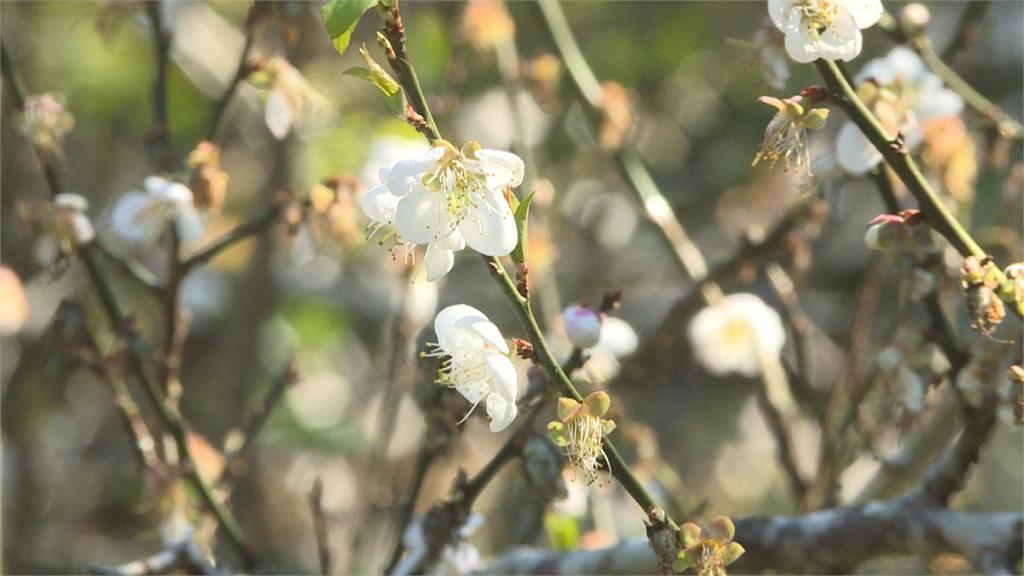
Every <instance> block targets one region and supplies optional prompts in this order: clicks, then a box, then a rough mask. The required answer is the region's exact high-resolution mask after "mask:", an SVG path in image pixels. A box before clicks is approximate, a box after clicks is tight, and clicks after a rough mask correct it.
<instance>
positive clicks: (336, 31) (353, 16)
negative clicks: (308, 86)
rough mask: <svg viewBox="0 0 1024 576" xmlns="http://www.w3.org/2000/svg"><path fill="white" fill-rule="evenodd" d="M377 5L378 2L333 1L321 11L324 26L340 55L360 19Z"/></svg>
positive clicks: (343, 51) (375, 0) (366, 0)
mask: <svg viewBox="0 0 1024 576" xmlns="http://www.w3.org/2000/svg"><path fill="white" fill-rule="evenodd" d="M376 5H377V0H331V1H330V2H328V3H327V4H324V6H323V8H321V9H320V15H321V16H323V19H324V26H325V27H326V28H327V33H328V34H329V35H330V36H331V40H332V41H333V42H334V48H335V49H336V50H337V51H338V54H344V53H345V48H348V43H349V40H351V38H352V30H354V29H355V27H356V23H357V22H359V17H360V16H362V15H363V13H364V12H366V11H367V10H369V9H370V8H373V7H374V6H376Z"/></svg>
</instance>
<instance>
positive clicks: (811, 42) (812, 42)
mask: <svg viewBox="0 0 1024 576" xmlns="http://www.w3.org/2000/svg"><path fill="white" fill-rule="evenodd" d="M785 44H786V53H787V54H789V57H790V58H792V59H793V60H796V61H797V62H799V63H801V64H807V63H808V62H814V61H815V60H817V59H818V56H819V53H818V51H819V48H818V34H817V32H814V31H813V30H808V29H807V28H805V27H803V26H801V27H799V28H797V29H796V30H794V31H792V32H788V33H787V34H786V42H785Z"/></svg>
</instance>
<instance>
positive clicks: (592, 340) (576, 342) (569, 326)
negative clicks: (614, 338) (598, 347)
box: [562, 305, 601, 348]
mask: <svg viewBox="0 0 1024 576" xmlns="http://www.w3.org/2000/svg"><path fill="white" fill-rule="evenodd" d="M562 316H563V317H564V320H565V334H566V336H568V337H569V342H571V343H572V345H573V346H575V347H577V348H590V347H591V346H593V345H595V344H597V341H598V339H599V338H600V337H601V313H600V312H599V311H597V310H595V309H593V308H588V307H586V306H580V305H573V306H569V307H568V308H566V309H565V311H564V312H563V313H562Z"/></svg>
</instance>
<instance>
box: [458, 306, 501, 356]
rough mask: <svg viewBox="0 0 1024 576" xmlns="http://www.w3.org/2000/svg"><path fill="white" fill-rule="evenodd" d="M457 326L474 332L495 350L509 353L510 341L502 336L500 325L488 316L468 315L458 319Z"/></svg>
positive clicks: (473, 333)
mask: <svg viewBox="0 0 1024 576" xmlns="http://www.w3.org/2000/svg"><path fill="white" fill-rule="evenodd" d="M455 327H456V328H459V329H460V330H465V331H466V332H468V333H469V334H472V335H473V336H474V337H476V338H478V339H479V340H480V341H481V342H482V343H483V344H487V345H488V346H490V347H491V348H493V349H494V350H497V351H499V352H501V353H502V354H508V342H506V341H505V338H503V337H502V335H501V331H500V330H498V327H497V326H495V325H494V323H493V322H491V321H490V320H488V319H487V318H486V317H483V316H482V315H481V316H480V317H475V316H468V317H466V318H462V319H460V320H458V321H456V322H455Z"/></svg>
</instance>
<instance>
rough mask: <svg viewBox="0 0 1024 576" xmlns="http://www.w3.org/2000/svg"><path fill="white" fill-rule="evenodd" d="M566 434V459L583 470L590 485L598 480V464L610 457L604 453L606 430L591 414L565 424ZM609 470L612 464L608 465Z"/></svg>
mask: <svg viewBox="0 0 1024 576" xmlns="http://www.w3.org/2000/svg"><path fill="white" fill-rule="evenodd" d="M565 434H566V439H567V440H568V443H567V444H566V447H565V454H566V457H567V458H568V459H569V462H570V463H572V464H573V465H574V466H577V467H579V468H580V469H582V470H583V474H584V477H585V478H586V480H587V483H588V484H592V483H593V482H594V480H596V479H597V467H598V463H599V462H600V461H601V459H602V458H604V460H605V462H606V463H607V462H608V457H607V456H606V455H605V453H604V447H603V445H602V444H601V438H602V436H603V434H604V429H603V426H602V424H601V419H600V418H597V417H595V416H592V415H590V414H579V415H577V416H574V417H572V418H570V419H569V421H568V422H566V423H565ZM608 467H609V469H610V468H611V464H608Z"/></svg>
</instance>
